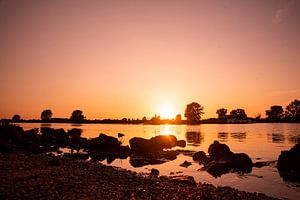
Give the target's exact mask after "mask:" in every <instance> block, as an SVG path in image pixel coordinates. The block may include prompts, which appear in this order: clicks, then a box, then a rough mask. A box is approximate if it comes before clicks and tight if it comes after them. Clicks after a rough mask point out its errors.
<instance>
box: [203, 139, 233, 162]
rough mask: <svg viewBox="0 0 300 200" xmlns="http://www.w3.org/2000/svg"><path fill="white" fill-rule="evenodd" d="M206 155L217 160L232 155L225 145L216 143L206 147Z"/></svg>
mask: <svg viewBox="0 0 300 200" xmlns="http://www.w3.org/2000/svg"><path fill="white" fill-rule="evenodd" d="M208 154H209V157H210V158H212V159H214V160H218V159H221V158H226V157H230V156H232V154H233V153H232V152H231V151H230V148H229V147H228V146H227V145H226V144H221V143H220V142H218V141H214V143H213V144H211V145H210V146H209V147H208Z"/></svg>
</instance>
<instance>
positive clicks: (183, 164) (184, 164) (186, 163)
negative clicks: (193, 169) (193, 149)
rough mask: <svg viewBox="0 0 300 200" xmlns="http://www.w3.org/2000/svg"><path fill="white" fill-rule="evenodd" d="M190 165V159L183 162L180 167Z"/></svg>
mask: <svg viewBox="0 0 300 200" xmlns="http://www.w3.org/2000/svg"><path fill="white" fill-rule="evenodd" d="M190 165H192V163H191V162H188V161H184V162H183V163H181V164H180V165H179V166H180V167H185V168H188V167H189V166H190Z"/></svg>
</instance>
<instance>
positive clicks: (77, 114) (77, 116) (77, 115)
mask: <svg viewBox="0 0 300 200" xmlns="http://www.w3.org/2000/svg"><path fill="white" fill-rule="evenodd" d="M70 120H71V121H72V122H82V121H84V120H85V116H84V115H83V112H82V111H81V110H74V111H73V112H72V115H71V117H70Z"/></svg>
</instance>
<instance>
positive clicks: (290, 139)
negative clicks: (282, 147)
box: [287, 135, 300, 144]
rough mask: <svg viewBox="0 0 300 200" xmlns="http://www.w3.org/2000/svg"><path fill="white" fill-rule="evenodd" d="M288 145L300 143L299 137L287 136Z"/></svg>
mask: <svg viewBox="0 0 300 200" xmlns="http://www.w3.org/2000/svg"><path fill="white" fill-rule="evenodd" d="M287 140H288V142H289V144H297V143H299V142H300V135H288V138H287Z"/></svg>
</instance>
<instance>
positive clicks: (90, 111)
mask: <svg viewBox="0 0 300 200" xmlns="http://www.w3.org/2000/svg"><path fill="white" fill-rule="evenodd" d="M299 75H300V1H293V0H273V1H264V0H256V1H254V0H248V1H239V0H231V1H229V0H224V1H196V0H187V1H177V0H162V1H146V0H145V1H142V0H139V1H131V0H126V1H125V0H122V1H121V0H120V1H112V0H106V1H100V0H99V1H83V0H82V1H76V0H74V1H64V0H62V1H50V0H49V1H46V0H45V1H32V0H28V1H21V0H20V1H16V0H0V81H1V82H0V91H1V98H0V118H11V117H12V115H13V114H20V115H21V116H22V117H23V118H25V119H29V118H39V116H40V113H41V111H42V110H43V109H46V108H50V109H51V110H52V112H53V114H54V115H53V117H69V116H70V114H71V112H72V111H73V110H75V109H81V110H83V112H84V114H85V115H86V116H87V118H89V119H95V118H97V119H103V118H123V117H129V118H142V117H143V116H147V117H148V118H150V117H151V116H153V115H154V114H156V113H157V114H160V113H162V112H165V113H167V112H168V114H166V115H170V113H180V114H183V113H184V109H185V106H186V104H188V103H191V102H193V101H196V102H198V103H200V104H201V105H203V106H204V108H205V115H204V118H208V117H216V114H215V112H216V110H217V109H218V108H221V107H225V108H227V109H228V110H232V109H234V108H244V109H245V110H246V112H247V114H248V115H249V116H255V115H256V114H257V113H261V114H262V115H264V112H265V110H266V109H268V108H269V107H270V106H271V105H274V104H279V105H282V106H286V105H287V104H288V103H289V102H291V101H292V100H294V99H296V98H298V99H299V98H300V87H299V86H300V78H299ZM164 105H165V106H164ZM167 109H169V110H168V111H166V110H167ZM170 109H172V110H170Z"/></svg>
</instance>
